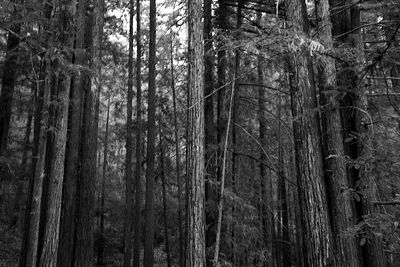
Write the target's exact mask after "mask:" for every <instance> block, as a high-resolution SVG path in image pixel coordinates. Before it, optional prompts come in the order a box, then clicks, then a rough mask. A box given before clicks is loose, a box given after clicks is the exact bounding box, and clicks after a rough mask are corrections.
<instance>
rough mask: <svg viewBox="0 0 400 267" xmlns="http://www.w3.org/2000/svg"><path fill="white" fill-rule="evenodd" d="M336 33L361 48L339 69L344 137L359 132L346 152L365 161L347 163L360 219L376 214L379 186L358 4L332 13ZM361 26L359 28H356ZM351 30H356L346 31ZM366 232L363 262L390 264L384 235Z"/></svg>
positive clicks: (335, 2) (334, 0) (334, 1)
mask: <svg viewBox="0 0 400 267" xmlns="http://www.w3.org/2000/svg"><path fill="white" fill-rule="evenodd" d="M352 3H354V1H353V0H348V1H344V2H343V1H339V0H330V4H331V6H332V5H336V6H347V5H349V4H352ZM332 24H333V28H332V31H333V35H341V37H340V38H339V41H340V42H342V43H343V44H345V45H347V46H349V47H350V48H355V49H356V50H357V51H358V55H357V60H356V61H353V62H351V61H349V62H346V63H344V64H343V65H342V66H341V67H342V68H343V70H341V71H339V75H338V77H337V79H338V87H339V88H340V89H341V90H343V91H344V92H346V93H345V95H344V97H343V98H342V101H341V103H340V104H341V106H342V109H341V111H342V112H341V117H342V124H343V131H344V138H346V139H347V138H350V137H351V136H354V134H356V135H357V138H356V140H351V141H350V142H346V143H345V146H344V152H345V154H346V156H348V157H349V158H350V159H351V160H357V161H358V162H361V164H360V165H361V166H360V168H355V166H354V164H351V165H349V166H347V175H348V179H349V186H350V187H351V188H352V189H354V190H356V193H357V194H358V193H360V195H361V201H357V202H356V203H355V215H356V218H359V221H357V222H356V223H359V222H361V221H362V220H368V218H372V217H374V216H375V215H376V212H377V210H376V207H374V206H373V204H372V202H373V201H376V198H377V188H376V186H377V185H376V182H375V180H374V177H372V175H371V173H370V170H369V169H368V165H369V164H370V163H369V161H370V160H371V157H372V156H371V151H370V147H372V144H371V140H370V129H369V127H371V126H368V125H369V121H370V119H369V117H368V115H367V114H366V113H365V112H364V111H365V110H367V99H366V95H365V93H366V92H365V88H364V86H363V85H364V82H363V81H360V80H359V79H360V77H358V73H360V72H361V66H362V64H363V58H364V54H363V47H362V40H361V32H360V30H359V29H358V27H359V26H360V10H359V7H358V5H354V6H352V7H351V8H349V9H346V10H345V11H344V12H341V13H339V14H336V15H335V16H333V17H332ZM355 29H358V30H355ZM347 32H351V33H352V34H344V33H347ZM363 230H364V231H365V232H364V233H366V236H362V237H360V242H361V240H362V238H366V239H365V240H366V243H365V245H364V246H363V247H362V255H361V256H362V262H361V263H360V264H362V265H363V266H371V267H372V266H374V267H375V266H376V267H379V266H386V260H385V258H384V254H383V247H382V238H381V237H379V236H377V235H375V234H374V233H373V232H372V231H371V229H363Z"/></svg>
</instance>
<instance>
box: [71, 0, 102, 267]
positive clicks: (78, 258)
mask: <svg viewBox="0 0 400 267" xmlns="http://www.w3.org/2000/svg"><path fill="white" fill-rule="evenodd" d="M83 4H85V2H83ZM85 5H86V7H87V8H85V14H86V17H85V18H86V19H85V24H84V25H85V26H84V30H85V35H84V37H85V38H84V50H85V54H84V56H85V57H84V59H85V61H84V62H85V66H88V67H90V68H93V66H92V58H91V55H92V53H91V49H92V45H93V39H92V33H93V31H92V29H93V12H92V10H91V7H92V3H91V2H88V3H86V4H85ZM82 88H84V100H83V113H82V133H81V145H82V160H81V166H82V167H81V173H80V176H79V181H78V189H79V190H78V199H79V206H78V219H77V222H76V240H75V255H74V256H75V266H77V267H81V266H82V267H83V266H92V265H93V259H94V257H93V246H94V232H93V219H94V179H95V173H96V146H95V145H96V141H95V140H96V138H97V132H96V127H95V125H94V121H95V117H96V116H95V114H94V111H95V109H94V103H95V99H94V95H95V92H94V91H93V88H92V86H91V77H90V76H89V74H87V73H83V86H82Z"/></svg>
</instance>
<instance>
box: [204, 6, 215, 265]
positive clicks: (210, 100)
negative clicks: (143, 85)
mask: <svg viewBox="0 0 400 267" xmlns="http://www.w3.org/2000/svg"><path fill="white" fill-rule="evenodd" d="M211 2H212V1H211V0H205V1H204V29H203V30H204V98H205V100H204V127H205V129H204V134H205V152H206V155H205V164H206V166H205V168H206V169H205V170H206V178H205V183H206V184H205V186H206V187H205V201H206V202H205V203H206V206H207V208H206V251H209V252H212V246H213V245H214V243H215V219H216V210H215V206H216V205H214V203H216V201H217V199H216V190H215V189H214V188H213V186H212V184H213V183H212V180H213V179H215V160H213V157H214V156H215V155H214V148H213V145H214V94H213V90H214V77H213V76H214V75H213V72H214V70H213V68H214V66H213V65H214V64H213V63H214V62H213V61H214V51H213V49H212V47H213V41H212V17H211V4H212V3H211ZM206 258H207V263H206V265H207V266H212V258H213V255H212V253H207V255H206Z"/></svg>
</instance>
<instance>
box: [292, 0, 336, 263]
mask: <svg viewBox="0 0 400 267" xmlns="http://www.w3.org/2000/svg"><path fill="white" fill-rule="evenodd" d="M285 7H286V16H287V19H288V20H289V23H290V24H292V25H294V26H295V27H297V29H298V30H299V31H301V32H302V33H303V34H306V35H308V33H309V27H308V19H307V12H306V5H305V2H304V0H287V1H285ZM307 53H308V52H307V51H304V49H302V50H300V51H299V52H293V54H292V55H291V57H290V60H289V64H288V65H289V82H290V94H291V102H292V115H293V135H294V144H295V153H296V169H297V181H298V187H299V193H300V194H299V195H300V196H299V201H300V210H301V218H302V224H303V228H304V231H303V235H304V238H303V240H304V247H303V251H304V253H305V255H306V262H307V264H308V265H309V266H327V265H329V264H333V262H334V259H333V255H332V245H333V244H332V233H331V228H330V222H329V210H328V205H327V203H328V201H327V200H328V198H327V195H326V185H325V180H324V165H323V155H322V147H321V133H320V126H319V118H318V114H316V113H315V109H316V107H317V103H316V94H315V88H314V84H313V76H312V75H313V68H312V64H311V60H310V58H309V56H308V54H307Z"/></svg>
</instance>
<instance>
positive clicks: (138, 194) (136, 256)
mask: <svg viewBox="0 0 400 267" xmlns="http://www.w3.org/2000/svg"><path fill="white" fill-rule="evenodd" d="M140 12H141V8H140V0H136V53H137V54H136V55H137V56H136V125H137V129H136V169H135V222H134V244H133V266H134V267H139V265H140V236H141V235H140V232H141V229H140V222H141V212H140V208H141V200H142V187H141V178H142V75H141V74H142V39H141V23H142V22H141V14H140Z"/></svg>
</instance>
